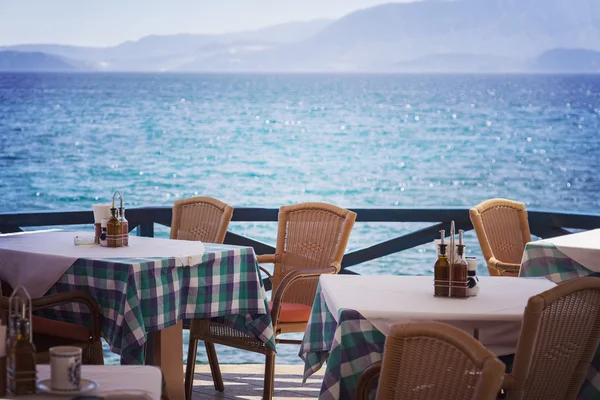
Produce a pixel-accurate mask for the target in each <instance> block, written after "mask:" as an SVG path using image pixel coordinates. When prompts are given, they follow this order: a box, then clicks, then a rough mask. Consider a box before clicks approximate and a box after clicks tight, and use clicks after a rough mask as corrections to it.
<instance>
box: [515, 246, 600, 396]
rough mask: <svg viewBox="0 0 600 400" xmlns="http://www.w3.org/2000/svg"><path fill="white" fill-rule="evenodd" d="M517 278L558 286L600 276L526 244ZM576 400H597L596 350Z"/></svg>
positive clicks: (551, 249)
mask: <svg viewBox="0 0 600 400" xmlns="http://www.w3.org/2000/svg"><path fill="white" fill-rule="evenodd" d="M520 276H525V277H534V276H543V277H546V278H548V279H549V280H551V281H552V282H554V283H557V284H559V283H561V282H566V281H568V280H571V279H576V278H582V277H585V276H600V274H598V273H595V272H593V271H590V270H589V269H587V268H585V267H584V266H583V265H581V264H579V263H577V262H575V261H574V260H572V259H571V258H569V257H568V256H566V255H565V254H564V253H561V252H560V251H559V250H558V249H557V248H556V246H554V245H553V244H551V243H547V242H541V243H539V242H530V243H528V244H527V246H525V252H524V253H523V260H522V262H521V271H520ZM578 399H582V400H583V399H585V400H593V399H596V400H598V399H600V347H598V349H597V350H596V355H595V356H594V359H593V360H592V363H591V364H590V367H589V368H588V371H587V376H586V379H585V381H584V382H583V385H582V386H581V390H580V391H579V396H578Z"/></svg>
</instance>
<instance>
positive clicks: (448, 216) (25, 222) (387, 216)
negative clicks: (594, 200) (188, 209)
mask: <svg viewBox="0 0 600 400" xmlns="http://www.w3.org/2000/svg"><path fill="white" fill-rule="evenodd" d="M352 211H354V212H356V213H357V214H358V215H357V218H356V221H357V222H440V221H445V222H449V221H451V220H454V221H459V220H460V221H469V209H468V208H465V207H447V208H352ZM278 213H279V209H277V208H260V207H238V208H236V209H235V210H234V213H233V218H232V221H235V222H276V221H277V215H278ZM126 216H127V219H128V220H130V221H134V220H135V221H136V222H145V221H148V220H152V221H154V222H156V223H159V224H161V225H165V226H170V224H171V207H168V206H160V207H141V208H128V209H127V214H126ZM528 216H529V222H530V225H537V224H540V225H552V226H555V227H566V228H576V229H594V228H596V227H598V226H600V214H594V213H581V212H565V211H548V210H528ZM93 221H94V217H93V213H92V211H34V212H14V213H0V226H6V225H8V226H19V227H26V226H52V225H78V224H90V223H93Z"/></svg>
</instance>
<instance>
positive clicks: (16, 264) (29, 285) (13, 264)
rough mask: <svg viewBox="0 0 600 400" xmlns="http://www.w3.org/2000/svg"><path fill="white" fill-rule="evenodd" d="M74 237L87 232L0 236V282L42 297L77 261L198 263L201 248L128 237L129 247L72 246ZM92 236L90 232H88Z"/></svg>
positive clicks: (192, 243)
mask: <svg viewBox="0 0 600 400" xmlns="http://www.w3.org/2000/svg"><path fill="white" fill-rule="evenodd" d="M75 236H90V232H72V231H52V232H31V233H29V232H25V233H18V234H13V235H2V236H0V279H2V280H4V281H6V282H8V283H9V284H10V285H11V286H12V287H13V288H15V287H17V286H19V285H23V286H24V287H25V288H26V289H27V291H28V292H29V294H30V295H31V296H32V297H33V298H37V297H41V296H43V295H44V294H45V293H46V292H47V291H48V290H49V289H50V288H51V287H52V285H54V284H55V283H56V281H58V279H59V278H60V277H61V276H62V275H63V274H64V273H65V272H66V271H67V270H68V269H69V267H70V266H71V265H72V264H73V263H74V262H75V261H76V260H77V259H79V258H85V259H90V260H93V259H107V258H127V259H132V258H135V259H138V258H175V259H176V263H177V265H180V266H190V265H194V264H199V263H200V262H201V261H202V254H204V245H203V244H202V243H201V242H198V241H187V240H169V239H157V238H146V237H138V236H130V237H129V246H127V247H118V248H108V247H102V246H99V245H94V246H76V245H75V244H74V238H75ZM91 236H93V233H91Z"/></svg>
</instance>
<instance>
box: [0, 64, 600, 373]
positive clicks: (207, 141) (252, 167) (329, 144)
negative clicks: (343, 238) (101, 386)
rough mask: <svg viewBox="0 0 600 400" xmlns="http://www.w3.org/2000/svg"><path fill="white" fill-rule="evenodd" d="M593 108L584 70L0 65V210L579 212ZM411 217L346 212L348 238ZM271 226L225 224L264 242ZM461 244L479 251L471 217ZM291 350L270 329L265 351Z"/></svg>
mask: <svg viewBox="0 0 600 400" xmlns="http://www.w3.org/2000/svg"><path fill="white" fill-rule="evenodd" d="M599 114H600V75H597V76H584V75H579V76H519V75H505V76H452V75H440V76H435V75H429V76H418V75H397V76H396V75H379V76H375V75H372V76H368V75H365V76H361V75H337V76H335V75H333V76H327V75H279V76H277V75H275V76H270V75H253V76H252V75H247V76H246V75H160V74H156V75H143V74H106V75H103V74H72V75H61V74H13V75H10V74H0V150H1V151H0V171H1V172H0V192H1V193H2V196H0V212H8V211H16V210H81V209H91V204H93V203H96V202H106V201H108V199H109V196H110V195H111V194H112V192H113V191H114V190H116V189H119V190H121V191H122V193H123V194H124V196H125V200H126V206H129V207H136V206H143V205H172V203H173V201H174V200H175V199H177V198H184V197H188V196H192V195H196V194H201V195H210V196H213V197H217V198H219V199H221V200H223V201H226V202H228V203H230V204H232V205H235V206H265V207H278V206H280V205H282V204H290V203H295V202H300V201H327V202H330V203H334V204H338V205H340V206H345V207H351V206H352V207H390V206H434V207H442V206H472V205H475V204H477V203H479V202H480V201H482V200H484V199H488V198H491V197H507V198H511V199H516V200H520V201H523V202H525V203H527V205H528V207H530V208H551V209H564V210H570V211H591V212H597V211H598V209H599V205H600V197H599V196H598V190H599V188H600V174H598V172H597V170H596V169H597V166H598V162H599V161H600V156H599V154H600V137H599V132H600V130H599V129H598V124H599V122H600V115H599ZM421 226H423V225H422V224H402V225H400V224H361V223H359V224H357V225H356V227H355V228H354V231H353V233H352V236H351V239H350V243H349V248H350V249H356V248H360V247H364V246H367V245H370V244H373V243H376V242H378V241H381V240H386V239H389V238H391V237H394V236H398V235H401V234H404V233H407V232H409V231H410V230H414V229H415V228H418V227H421ZM275 228H276V227H275V224H240V223H237V224H233V226H232V230H233V231H235V232H238V233H241V234H244V235H248V236H252V237H254V238H257V239H260V240H263V241H267V242H271V243H274V241H275V233H276V232H275ZM159 234H161V235H166V234H167V230H166V229H162V230H159ZM432 240H433V238H432ZM467 244H468V246H469V252H470V253H471V254H475V255H479V254H480V252H479V248H478V245H477V242H476V239H475V238H474V235H473V234H469V235H468V237H467ZM434 257H435V253H434V251H433V248H432V246H422V247H419V248H416V249H413V250H410V251H407V252H403V253H402V254H400V255H396V256H389V257H386V258H383V259H380V260H377V261H374V262H371V263H366V264H363V265H361V266H358V267H356V268H354V270H356V271H358V272H361V273H370V274H381V273H391V274H425V273H430V272H431V270H432V265H433V261H434ZM480 273H482V274H484V273H486V272H485V266H484V265H483V263H480ZM200 349H201V351H199V353H200V354H199V357H198V360H199V361H201V362H204V361H206V359H205V357H204V353H203V351H202V347H201V348H200ZM297 350H298V348H297V346H280V350H279V353H280V358H279V359H278V362H284V363H285V362H298V361H299V359H298V358H297V356H296V354H297ZM219 354H220V356H221V361H223V362H262V361H263V359H262V357H260V356H254V355H252V354H250V353H247V352H236V351H233V350H231V349H221V350H220V352H219ZM112 360H114V358H113V359H112Z"/></svg>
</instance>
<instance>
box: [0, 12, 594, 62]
mask: <svg viewBox="0 0 600 400" xmlns="http://www.w3.org/2000/svg"><path fill="white" fill-rule="evenodd" d="M598 38H600V1H599V0H424V1H417V2H413V3H392V4H384V5H380V6H376V7H372V8H367V9H364V10H359V11H356V12H353V13H351V14H348V15H347V16H345V17H342V18H340V19H338V20H336V21H333V22H332V21H328V20H319V21H310V22H297V23H289V24H282V25H277V26H272V27H269V28H265V29H260V30H256V31H248V32H238V33H231V34H223V35H187V34H182V35H172V36H147V37H144V38H142V39H140V40H137V41H129V42H125V43H122V44H120V45H118V46H114V47H108V48H81V47H74V46H57V45H26V46H13V47H11V48H10V49H12V50H24V51H43V52H47V53H49V54H55V55H59V56H62V57H67V58H70V59H77V60H82V61H85V62H86V64H87V65H90V66H92V67H94V68H96V69H98V70H107V71H203V72H206V71H211V72H225V71H229V72H271V71H273V72H279V71H285V72H305V71H326V72H332V71H334V72H335V71H411V72H425V71H426V72H442V71H448V72H458V71H465V72H467V71H477V72H503V71H516V70H528V67H529V65H530V64H531V60H535V58H536V57H537V56H538V55H539V54H541V53H543V52H546V51H550V50H552V49H557V48H585V49H589V50H592V51H600V41H599V40H598ZM0 50H1V49H0ZM541 61H544V60H543V59H542V60H541ZM544 62H545V61H544ZM574 67H577V66H576V65H574ZM561 68H562V67H561Z"/></svg>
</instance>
